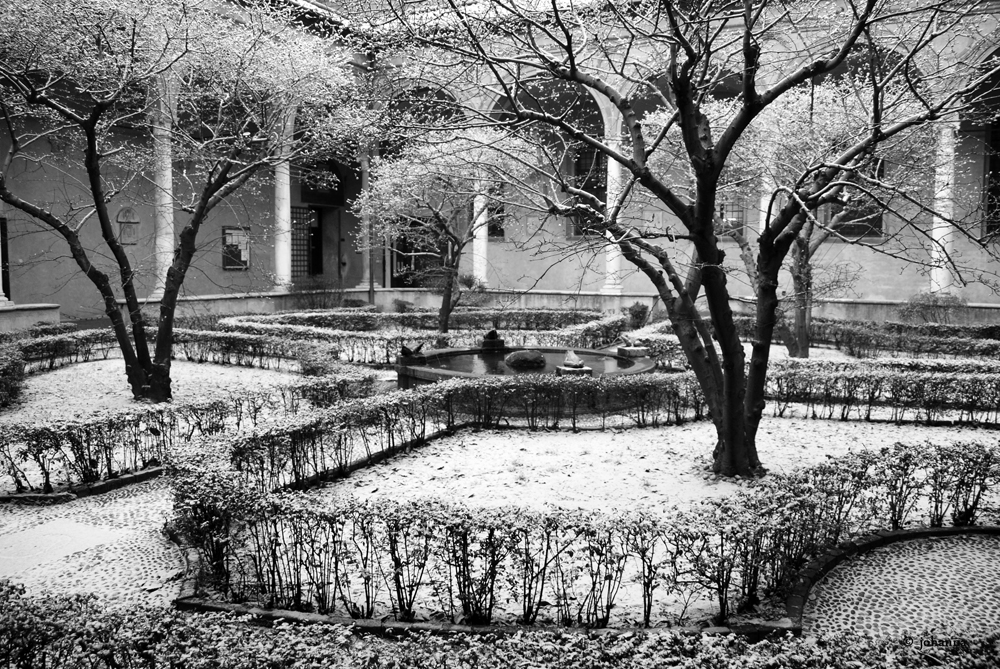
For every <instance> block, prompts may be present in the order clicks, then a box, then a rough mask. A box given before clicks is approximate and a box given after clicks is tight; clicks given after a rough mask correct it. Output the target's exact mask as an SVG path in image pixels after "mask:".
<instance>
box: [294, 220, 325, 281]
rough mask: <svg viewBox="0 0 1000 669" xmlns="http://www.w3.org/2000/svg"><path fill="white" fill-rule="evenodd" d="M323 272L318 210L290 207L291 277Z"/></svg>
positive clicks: (321, 233)
mask: <svg viewBox="0 0 1000 669" xmlns="http://www.w3.org/2000/svg"><path fill="white" fill-rule="evenodd" d="M322 273H323V229H322V228H321V227H320V222H319V212H318V211H317V210H315V209H310V208H309V207H292V278H293V279H295V278H298V277H303V276H315V275H317V274H322Z"/></svg>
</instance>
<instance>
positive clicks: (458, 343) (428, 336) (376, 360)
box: [219, 312, 628, 364]
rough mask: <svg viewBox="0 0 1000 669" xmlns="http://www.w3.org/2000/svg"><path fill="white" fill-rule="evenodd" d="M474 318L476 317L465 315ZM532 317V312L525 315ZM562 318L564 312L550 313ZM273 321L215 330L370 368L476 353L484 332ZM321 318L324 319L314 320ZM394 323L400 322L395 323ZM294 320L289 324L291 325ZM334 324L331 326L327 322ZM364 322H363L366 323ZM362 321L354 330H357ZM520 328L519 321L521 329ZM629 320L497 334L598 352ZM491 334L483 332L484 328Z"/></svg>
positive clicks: (227, 322)
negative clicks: (320, 348)
mask: <svg viewBox="0 0 1000 669" xmlns="http://www.w3.org/2000/svg"><path fill="white" fill-rule="evenodd" d="M469 313H476V312H469ZM529 313H535V312H529ZM553 313H565V312H553ZM278 316H281V317H284V316H285V315H284V314H279V315H276V317H274V318H271V317H268V319H259V318H257V317H234V318H227V319H223V320H220V321H219V327H220V328H222V329H223V330H226V331H232V332H242V333H247V334H253V335H259V336H270V337H276V338H281V339H286V340H313V341H322V342H326V343H328V344H331V345H333V346H336V347H337V348H338V349H339V350H340V357H341V359H342V360H345V361H348V362H360V363H371V364H391V363H393V362H395V360H396V357H397V356H398V355H399V351H400V348H401V347H402V346H403V345H407V346H410V347H413V346H415V345H417V344H421V343H422V344H424V345H425V346H426V347H428V348H460V347H478V346H479V345H480V344H481V342H482V339H483V335H484V334H485V332H484V331H483V329H478V330H456V331H453V332H448V333H444V334H442V333H438V332H434V331H432V330H426V329H425V330H416V329H404V328H398V329H384V330H379V331H374V332H365V331H360V330H347V329H345V330H333V329H329V328H326V327H319V326H315V325H294V324H284V323H282V322H281V321H280V319H279V318H277V317H278ZM317 316H318V317H319V316H323V314H318V315H317ZM334 316H335V317H336V319H338V320H337V321H336V322H342V320H343V317H342V315H341V314H339V313H335V314H333V316H331V318H333V317H334ZM423 316H424V315H422V314H370V313H367V314H361V315H359V316H358V317H357V318H358V319H370V320H371V323H375V322H376V321H377V319H379V318H382V317H393V318H394V319H395V320H396V321H397V322H402V319H403V318H405V317H423ZM396 317H399V318H396ZM293 320H294V319H293ZM331 322H333V321H331ZM365 322H368V321H367V320H366V321H365ZM360 323H361V321H360V320H359V321H358V322H355V323H354V325H358V326H359V327H360ZM523 323H524V322H523V321H522V324H523ZM627 323H628V319H627V318H626V317H625V316H622V315H618V316H604V317H601V318H598V319H596V320H588V321H585V322H583V323H578V324H575V325H570V326H568V327H564V328H562V329H560V330H529V329H516V330H503V331H502V332H500V335H501V337H502V338H503V339H504V341H505V342H506V344H507V345H508V346H513V347H518V346H554V347H565V348H599V347H602V346H606V345H607V344H610V343H611V342H613V341H614V340H615V339H617V338H618V337H619V336H620V335H621V333H622V332H623V331H624V330H625V328H626V326H627ZM483 328H485V329H490V328H489V327H488V326H485V325H484V326H483Z"/></svg>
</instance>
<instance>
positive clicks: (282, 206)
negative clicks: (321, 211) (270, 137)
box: [274, 108, 295, 292]
mask: <svg viewBox="0 0 1000 669" xmlns="http://www.w3.org/2000/svg"><path fill="white" fill-rule="evenodd" d="M279 131H280V132H281V136H280V138H279V142H280V144H279V145H278V158H279V162H278V163H276V164H275V166H274V291H275V292H285V291H287V290H289V289H290V288H291V287H292V169H291V164H290V161H289V160H288V153H289V140H290V139H291V137H292V133H293V132H295V109H294V108H292V109H288V110H286V111H285V112H284V118H283V119H282V121H281V127H280V128H279Z"/></svg>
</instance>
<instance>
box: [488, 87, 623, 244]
mask: <svg viewBox="0 0 1000 669" xmlns="http://www.w3.org/2000/svg"><path fill="white" fill-rule="evenodd" d="M515 100H516V103H515ZM515 100H512V99H510V98H509V97H504V98H501V99H500V101H499V102H498V103H497V104H496V106H495V107H494V111H493V114H494V116H495V118H497V119H498V120H500V121H508V122H510V123H515V122H517V115H516V113H515V110H516V109H523V110H527V111H534V112H539V113H543V114H547V115H550V116H555V117H560V118H565V119H566V120H567V121H568V122H569V123H571V124H572V125H573V126H574V127H576V128H577V129H579V130H580V131H581V132H582V133H584V134H586V135H589V136H591V137H596V138H601V137H603V136H604V120H603V117H602V116H601V110H600V108H599V107H598V106H597V102H596V101H595V100H594V98H593V96H592V95H591V94H590V93H589V92H588V91H587V90H586V89H585V88H584V87H583V86H581V85H579V84H575V83H570V82H562V81H529V82H527V83H524V84H522V85H521V86H520V87H519V88H518V90H517V92H516V93H515ZM522 125H523V126H524V127H525V128H528V129H530V130H532V131H534V132H535V134H536V137H537V139H538V140H539V142H540V143H541V144H542V145H543V146H544V147H545V150H546V153H547V159H548V160H551V161H552V164H551V167H552V168H553V169H554V170H558V172H559V175H560V176H561V177H562V178H563V179H565V180H566V182H567V183H569V184H570V185H572V186H574V187H576V188H579V189H580V190H583V191H585V192H587V193H589V194H591V195H593V196H594V197H596V198H597V199H598V200H600V201H601V202H604V201H605V200H606V199H607V162H606V158H605V156H604V154H602V153H600V152H599V151H598V150H597V149H595V148H594V147H592V146H590V145H589V144H586V143H585V142H582V141H578V140H574V139H573V138H572V137H570V136H569V135H568V134H567V133H564V132H561V131H560V130H557V129H556V128H555V127H554V126H552V125H549V124H547V123H541V122H532V121H527V122H523V123H522ZM597 219H598V217H597V216H596V215H594V214H589V215H584V214H581V215H577V216H573V217H571V218H570V219H568V220H567V222H566V229H565V234H566V236H567V237H569V238H577V237H583V236H585V235H588V234H591V233H592V231H593V230H595V229H596V228H597V227H598V223H599V221H598V220H597Z"/></svg>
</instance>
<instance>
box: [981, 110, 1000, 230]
mask: <svg viewBox="0 0 1000 669" xmlns="http://www.w3.org/2000/svg"><path fill="white" fill-rule="evenodd" d="M985 176H986V179H985V182H986V183H985V184H983V185H984V188H983V199H984V202H983V209H984V213H985V219H984V225H983V228H984V230H983V232H984V233H986V234H987V235H998V234H1000V123H997V122H996V121H994V122H993V123H992V125H990V127H989V129H988V130H987V134H986V175H985Z"/></svg>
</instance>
